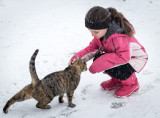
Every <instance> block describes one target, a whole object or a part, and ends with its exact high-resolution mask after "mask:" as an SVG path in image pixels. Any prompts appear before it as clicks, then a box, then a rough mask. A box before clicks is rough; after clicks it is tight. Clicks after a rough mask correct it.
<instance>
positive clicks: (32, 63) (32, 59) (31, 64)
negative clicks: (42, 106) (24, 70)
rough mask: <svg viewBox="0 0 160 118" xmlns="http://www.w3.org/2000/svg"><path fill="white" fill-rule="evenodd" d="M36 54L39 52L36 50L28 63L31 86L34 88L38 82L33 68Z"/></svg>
mask: <svg viewBox="0 0 160 118" xmlns="http://www.w3.org/2000/svg"><path fill="white" fill-rule="evenodd" d="M38 52H39V50H38V49H36V50H35V52H34V53H33V55H32V57H31V60H30V62H29V70H30V74H31V77H32V85H33V86H35V85H36V84H37V83H38V82H39V81H40V80H39V78H38V75H37V72H36V67H35V59H36V56H37V54H38Z"/></svg>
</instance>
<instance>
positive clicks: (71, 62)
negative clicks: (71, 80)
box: [68, 56, 79, 66]
mask: <svg viewBox="0 0 160 118" xmlns="http://www.w3.org/2000/svg"><path fill="white" fill-rule="evenodd" d="M77 59H79V57H76V56H73V57H72V58H71V60H70V61H69V63H68V66H70V65H72V64H73V63H74V62H75V61H76V60H77Z"/></svg>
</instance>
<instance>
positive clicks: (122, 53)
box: [89, 37, 130, 74]
mask: <svg viewBox="0 0 160 118" xmlns="http://www.w3.org/2000/svg"><path fill="white" fill-rule="evenodd" d="M112 41H113V46H114V47H115V52H113V53H106V54H104V55H102V56H100V57H99V58H98V59H96V60H95V61H94V62H93V64H92V65H91V66H90V68H89V71H90V72H91V73H93V74H94V73H96V72H101V71H104V70H108V69H110V68H113V67H116V66H118V65H123V64H125V63H127V62H129V60H130V46H129V42H128V40H127V38H125V37H115V38H113V39H112Z"/></svg>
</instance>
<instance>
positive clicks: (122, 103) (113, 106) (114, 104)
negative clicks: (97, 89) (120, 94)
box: [110, 102, 126, 109]
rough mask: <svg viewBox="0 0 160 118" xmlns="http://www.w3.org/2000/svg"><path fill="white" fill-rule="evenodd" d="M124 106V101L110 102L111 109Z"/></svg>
mask: <svg viewBox="0 0 160 118" xmlns="http://www.w3.org/2000/svg"><path fill="white" fill-rule="evenodd" d="M124 106H126V103H125V102H112V103H111V106H110V107H111V108H112V109H118V108H121V107H124Z"/></svg>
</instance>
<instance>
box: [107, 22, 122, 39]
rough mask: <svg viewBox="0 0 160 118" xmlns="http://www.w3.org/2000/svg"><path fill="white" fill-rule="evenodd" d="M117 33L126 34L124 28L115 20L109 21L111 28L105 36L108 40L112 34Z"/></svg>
mask: <svg viewBox="0 0 160 118" xmlns="http://www.w3.org/2000/svg"><path fill="white" fill-rule="evenodd" d="M115 33H120V34H124V31H123V29H122V28H121V27H120V26H119V25H118V24H117V23H116V21H115V20H113V21H111V23H109V28H108V31H107V33H106V34H105V36H104V38H105V40H107V39H108V38H109V37H110V36H111V35H112V34H115Z"/></svg>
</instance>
